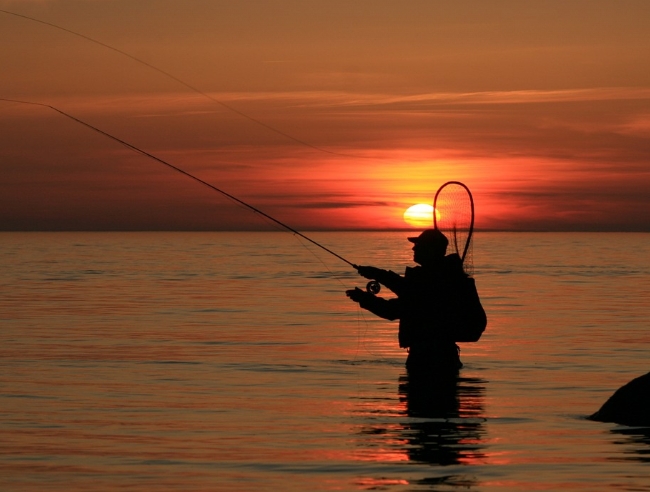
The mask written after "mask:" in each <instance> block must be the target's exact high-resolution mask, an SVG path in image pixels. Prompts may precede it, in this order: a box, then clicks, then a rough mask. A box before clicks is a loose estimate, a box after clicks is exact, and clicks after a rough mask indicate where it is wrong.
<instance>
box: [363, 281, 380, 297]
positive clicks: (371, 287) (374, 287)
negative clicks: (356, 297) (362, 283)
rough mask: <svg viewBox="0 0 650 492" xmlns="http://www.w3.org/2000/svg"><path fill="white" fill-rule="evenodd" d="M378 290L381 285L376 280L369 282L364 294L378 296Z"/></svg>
mask: <svg viewBox="0 0 650 492" xmlns="http://www.w3.org/2000/svg"><path fill="white" fill-rule="evenodd" d="M380 290H381V284H380V283H379V282H377V281H376V280H371V281H370V282H368V283H367V284H366V292H368V294H379V291H380Z"/></svg>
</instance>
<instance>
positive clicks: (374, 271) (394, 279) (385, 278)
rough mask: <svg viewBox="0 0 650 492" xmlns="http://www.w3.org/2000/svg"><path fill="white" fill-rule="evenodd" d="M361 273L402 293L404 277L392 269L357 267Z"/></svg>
mask: <svg viewBox="0 0 650 492" xmlns="http://www.w3.org/2000/svg"><path fill="white" fill-rule="evenodd" d="M356 268H357V271H358V272H359V275H361V276H362V277H365V278H367V279H369V280H376V281H377V282H379V283H380V284H382V285H384V286H386V287H387V288H389V289H390V290H392V291H393V292H394V293H395V294H397V295H400V293H401V290H402V288H403V286H404V277H402V276H401V275H400V274H399V273H395V272H393V271H392V270H382V269H381V268H375V267H372V266H358V267H356Z"/></svg>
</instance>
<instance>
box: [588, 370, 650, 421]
mask: <svg viewBox="0 0 650 492" xmlns="http://www.w3.org/2000/svg"><path fill="white" fill-rule="evenodd" d="M589 418H590V419H591V420H598V421H600V422H615V423H617V424H623V425H631V426H650V372H649V373H648V374H645V375H643V376H640V377H638V378H636V379H633V380H632V381H630V382H629V383H627V384H626V385H625V386H621V387H620V388H619V389H618V390H617V391H616V392H615V393H614V394H613V395H612V396H611V397H610V398H609V400H607V401H606V402H605V404H604V405H603V406H602V407H601V408H600V410H598V411H597V412H596V413H594V414H593V415H591V416H590V417H589Z"/></svg>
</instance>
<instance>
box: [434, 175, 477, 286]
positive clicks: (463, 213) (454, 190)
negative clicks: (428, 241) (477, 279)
mask: <svg viewBox="0 0 650 492" xmlns="http://www.w3.org/2000/svg"><path fill="white" fill-rule="evenodd" d="M433 208H434V210H435V212H434V226H435V227H437V228H438V229H439V230H440V232H442V233H443V234H444V235H445V236H447V239H449V247H448V248H447V254H453V253H456V254H457V255H458V256H460V258H461V259H462V260H463V269H464V270H465V273H466V274H467V275H470V276H471V275H472V274H473V273H474V261H473V253H472V233H473V231H474V200H473V199H472V194H471V192H470V191H469V188H467V186H465V185H464V184H463V183H460V182H458V181H449V182H447V183H445V184H443V185H442V186H441V187H440V188H439V189H438V191H437V192H436V197H435V199H434V202H433Z"/></svg>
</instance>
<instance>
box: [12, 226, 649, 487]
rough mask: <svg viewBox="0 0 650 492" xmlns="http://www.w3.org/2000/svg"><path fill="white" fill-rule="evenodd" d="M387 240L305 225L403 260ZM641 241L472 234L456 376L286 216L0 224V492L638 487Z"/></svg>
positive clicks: (361, 260)
mask: <svg viewBox="0 0 650 492" xmlns="http://www.w3.org/2000/svg"><path fill="white" fill-rule="evenodd" d="M404 236H405V234H404V233H351V232H350V233H313V234H310V237H313V238H314V239H315V240H317V241H319V242H321V243H322V244H324V245H326V246H327V247H329V248H330V249H332V250H333V251H335V252H337V253H338V254H340V255H342V256H343V257H345V258H347V259H348V260H350V261H352V262H353V263H357V264H370V265H375V266H381V267H385V268H392V269H394V270H396V271H402V270H403V268H404V267H405V266H406V265H409V264H410V253H411V252H410V248H409V245H408V243H407V242H406V241H405V239H404ZM648 258H650V234H587V233H584V234H582V233H581V234H573V233H571V234H569V233H566V234H551V233H545V234H529V233H518V234H510V233H480V232H479V233H477V234H476V237H475V243H474V270H475V278H476V282H477V286H478V289H479V293H480V295H481V298H482V301H483V304H484V307H485V309H486V311H487V313H488V319H489V322H488V328H487V330H486V332H485V334H484V335H483V337H482V339H481V340H480V341H479V342H478V343H474V344H463V345H462V346H461V349H462V351H461V358H462V360H463V362H464V364H465V366H464V368H463V369H462V371H461V377H460V379H459V381H458V383H457V385H456V386H455V387H453V388H446V389H442V388H438V389H435V388H434V389H431V388H419V387H416V386H413V384H409V382H408V380H407V379H405V370H404V367H403V363H404V360H405V357H406V354H405V352H404V351H403V350H401V349H399V348H398V346H397V337H396V333H397V326H396V324H395V323H392V322H389V321H385V320H380V319H376V318H374V317H373V316H372V315H371V314H369V313H367V312H364V311H362V310H360V309H359V308H358V307H357V306H356V304H354V303H352V302H350V301H349V300H348V299H347V298H346V296H345V294H344V291H345V289H348V288H351V287H353V286H355V285H358V286H363V285H364V283H365V281H364V280H363V279H361V278H360V277H358V276H357V275H356V273H355V272H354V271H353V270H352V269H351V268H350V267H348V266H347V265H346V264H345V263H343V262H341V261H340V260H338V259H336V258H334V257H332V256H331V255H328V254H327V253H325V252H323V251H321V250H319V249H317V248H314V247H313V246H311V245H308V244H305V242H304V240H300V239H299V238H297V237H295V236H293V235H291V234H289V233H283V232H278V233H2V234H0V266H1V268H0V490H3V491H42V490H48V491H63V490H65V491H87V490H93V491H102V490H135V491H139V490H179V491H180V490H182V491H187V490H206V491H207V490H211V491H212V490H217V491H258V490H289V491H292V490H295V491H306V490H385V491H419V490H434V491H447V490H462V491H468V490H469V491H523V490H526V491H530V490H553V491H562V490H571V491H598V490H630V491H640V490H650V468H649V467H650V429H643V428H630V427H625V426H619V425H616V424H604V423H597V422H591V421H589V420H585V417H586V416H587V415H589V414H591V413H592V412H594V411H595V410H597V409H598V408H599V407H600V405H601V404H602V403H603V402H604V401H605V400H606V399H607V398H608V397H609V396H610V395H611V394H612V393H613V391H614V390H615V389H617V388H618V387H620V386H621V385H622V384H624V383H626V382H627V381H629V380H630V379H632V378H634V377H637V376H639V375H641V374H645V373H646V372H648V371H650V308H649V307H648V299H650V261H648Z"/></svg>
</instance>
